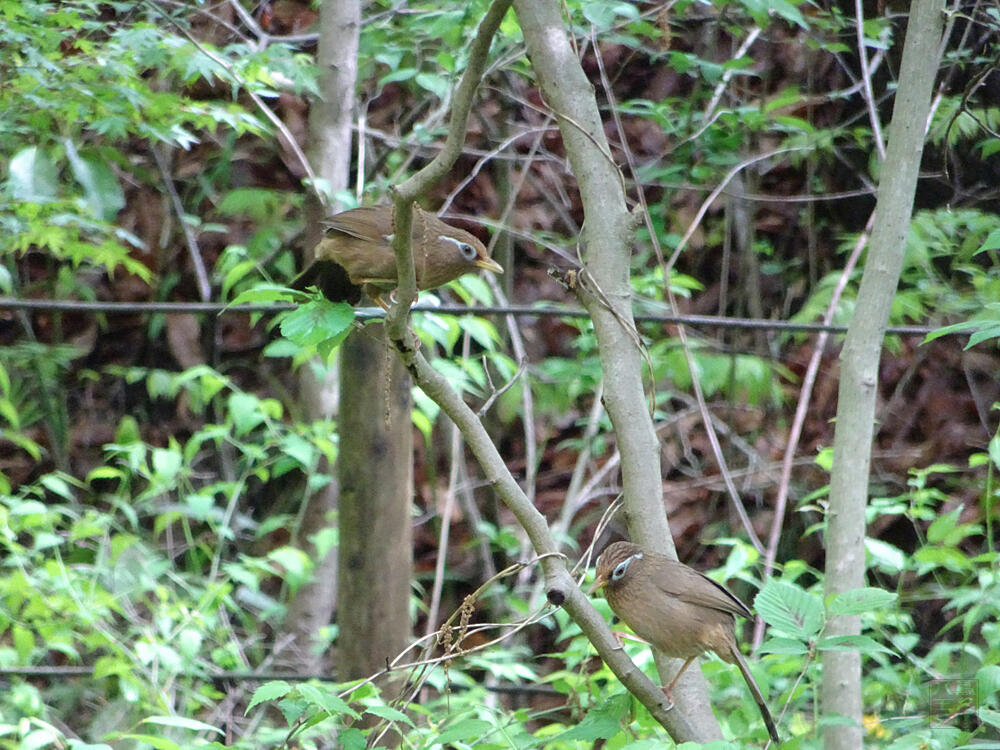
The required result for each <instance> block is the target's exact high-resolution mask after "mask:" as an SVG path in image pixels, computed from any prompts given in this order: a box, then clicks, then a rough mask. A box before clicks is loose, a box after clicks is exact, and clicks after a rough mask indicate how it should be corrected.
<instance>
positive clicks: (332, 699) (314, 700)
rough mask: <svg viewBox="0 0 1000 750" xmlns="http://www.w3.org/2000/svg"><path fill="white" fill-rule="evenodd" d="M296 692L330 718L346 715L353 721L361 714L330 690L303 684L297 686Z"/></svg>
mask: <svg viewBox="0 0 1000 750" xmlns="http://www.w3.org/2000/svg"><path fill="white" fill-rule="evenodd" d="M298 690H299V694H300V695H301V696H302V697H303V698H305V699H306V700H307V701H309V702H310V703H311V704H312V705H314V706H315V707H317V708H319V709H322V710H323V711H326V712H327V713H328V714H330V715H331V716H338V715H339V714H347V715H348V716H350V717H351V718H354V719H360V718H361V714H359V713H358V712H357V711H355V710H354V709H353V708H351V707H350V706H349V705H348V704H347V702H346V701H345V700H344V699H343V698H341V697H340V696H339V695H337V694H336V693H335V692H334V690H333V689H332V688H329V687H320V686H318V685H309V684H305V685H299V688H298Z"/></svg>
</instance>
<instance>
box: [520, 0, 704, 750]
mask: <svg viewBox="0 0 1000 750" xmlns="http://www.w3.org/2000/svg"><path fill="white" fill-rule="evenodd" d="M514 7H515V9H516V10H517V16H518V19H519V20H520V22H521V29H522V31H523V32H524V40H525V43H526V45H527V48H528V56H529V57H530V58H531V64H532V67H533V68H534V70H535V73H536V74H537V77H538V84H539V86H540V88H541V89H542V92H543V94H544V98H545V101H546V102H547V103H548V104H549V105H550V106H551V108H552V111H553V112H554V113H555V115H556V117H557V118H558V120H559V128H560V130H561V132H562V138H563V143H564V144H565V146H566V153H567V155H568V157H569V161H570V165H571V166H572V168H573V174H574V175H576V178H577V181H578V182H579V185H580V194H581V198H582V200H583V207H584V213H585V216H586V224H585V226H584V232H583V242H582V245H583V247H584V253H585V254H584V265H585V272H584V273H582V274H581V275H580V286H579V289H580V297H581V300H582V301H583V304H584V305H585V306H586V308H587V312H588V313H589V314H590V316H591V318H592V319H593V322H594V331H595V333H596V335H597V341H598V349H599V353H600V358H601V367H602V370H603V374H604V384H605V391H604V403H605V406H606V408H607V411H608V416H609V417H610V418H611V422H612V424H613V425H614V429H615V435H616V438H617V441H618V447H619V449H620V451H621V457H622V484H623V486H624V490H625V516H626V520H627V522H628V527H629V532H630V534H631V536H632V539H633V541H636V542H638V543H640V544H642V545H644V546H647V547H650V548H652V549H658V550H660V551H662V552H665V553H667V554H670V555H673V556H676V553H675V552H674V548H673V542H672V539H671V537H670V529H669V526H668V525H667V518H666V513H665V511H664V509H663V498H662V480H661V476H660V445H659V441H658V440H657V437H656V433H655V431H654V429H653V421H652V417H651V415H650V410H649V403H648V401H647V400H646V396H645V393H644V391H643V386H642V368H643V360H642V352H641V350H640V348H639V336H638V333H637V331H636V328H635V323H634V321H633V319H632V309H631V288H630V286H629V258H630V256H631V248H632V241H633V235H634V226H633V221H632V217H631V216H630V214H629V212H628V208H627V206H626V204H625V194H624V189H623V181H622V176H621V172H620V170H619V169H618V167H617V166H616V165H615V164H614V163H613V161H612V158H611V150H610V148H609V147H608V143H607V139H606V138H605V135H604V127H603V124H602V122H601V116H600V111H599V109H598V107H597V101H596V98H595V96H594V89H593V86H591V84H590V82H589V81H588V80H587V78H586V75H585V74H584V72H583V69H582V67H581V65H580V61H579V60H578V59H577V57H576V55H575V52H574V49H573V46H572V45H571V44H570V41H569V38H568V37H567V35H566V30H565V28H564V26H563V18H562V15H561V9H560V6H559V3H557V2H553V0H515V3H514ZM657 664H658V665H659V667H660V677H661V680H662V681H663V684H667V681H669V680H670V679H672V678H673V676H674V674H675V673H676V671H677V668H678V667H679V665H680V661H678V660H676V659H665V658H663V657H662V656H659V657H658V659H657ZM674 696H675V698H676V703H677V709H676V710H674V711H671V712H670V714H669V717H668V720H667V724H668V729H669V731H670V734H671V736H672V737H673V738H674V739H675V740H676V741H677V742H685V741H689V740H696V741H708V740H713V739H718V738H721V732H720V730H719V725H718V722H717V721H716V720H715V716H714V715H713V714H712V710H711V707H710V705H709V702H708V691H707V686H706V684H705V681H704V678H702V677H701V676H700V675H699V674H698V672H697V670H689V671H688V672H686V673H685V674H684V676H683V678H682V679H681V682H680V683H679V684H678V685H677V689H676V690H675V691H674Z"/></svg>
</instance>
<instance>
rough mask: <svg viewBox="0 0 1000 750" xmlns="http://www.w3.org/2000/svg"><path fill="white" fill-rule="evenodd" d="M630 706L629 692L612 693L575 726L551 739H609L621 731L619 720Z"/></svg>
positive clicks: (587, 740) (564, 740)
mask: <svg viewBox="0 0 1000 750" xmlns="http://www.w3.org/2000/svg"><path fill="white" fill-rule="evenodd" d="M631 708H632V696H631V695H630V694H629V693H619V694H618V695H612V696H611V697H610V698H608V699H607V700H606V701H604V702H603V703H602V704H601V705H599V706H597V707H595V708H592V709H590V710H589V711H588V712H587V713H586V714H585V715H584V717H583V719H581V720H580V722H579V723H578V724H577V725H576V726H575V727H573V728H572V729H567V730H566V731H565V732H563V733H561V734H558V735H556V736H555V737H553V738H552V740H551V741H552V742H568V741H570V740H580V741H583V742H594V741H596V740H609V739H611V738H612V737H614V736H615V735H616V734H618V733H619V732H621V731H622V727H621V721H622V719H623V718H625V715H626V714H627V713H628V712H629V710H630V709H631Z"/></svg>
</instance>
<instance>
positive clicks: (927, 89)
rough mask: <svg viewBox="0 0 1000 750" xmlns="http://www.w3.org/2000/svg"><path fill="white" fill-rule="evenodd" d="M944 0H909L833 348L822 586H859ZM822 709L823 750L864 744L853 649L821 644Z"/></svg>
mask: <svg viewBox="0 0 1000 750" xmlns="http://www.w3.org/2000/svg"><path fill="white" fill-rule="evenodd" d="M943 10H944V0H914V1H913V3H912V5H911V6H910V19H909V24H908V26H907V29H906V42H905V45H904V47H903V60H902V65H901V68H900V73H899V87H898V89H897V92H896V103H895V107H894V109H893V115H892V124H891V126H890V129H889V145H888V151H887V153H886V159H885V163H884V164H883V165H882V179H881V181H880V183H879V188H878V204H877V206H876V214H875V225H874V228H873V230H872V238H871V243H870V245H869V249H868V259H867V262H866V263H865V270H864V275H863V277H862V280H861V288H860V289H859V291H858V301H857V306H856V309H855V313H854V317H853V319H852V320H851V324H850V328H849V330H848V332H847V337H846V339H845V341H844V348H843V351H842V352H841V356H840V359H841V379H840V391H839V400H838V403H837V427H836V433H835V436H834V445H833V475H832V477H831V482H830V510H829V513H828V516H827V530H826V555H827V557H826V583H825V592H826V594H827V595H828V596H829V595H830V594H837V593H840V592H842V591H850V590H852V589H857V588H861V587H862V586H864V585H865V548H864V540H865V507H866V504H867V500H868V474H869V467H870V460H871V444H872V434H873V426H874V423H875V397H876V391H877V385H878V365H879V356H880V354H881V350H882V339H883V337H884V334H885V327H886V325H887V323H888V319H889V309H890V306H891V305H892V300H893V296H894V294H895V292H896V285H897V283H898V281H899V274H900V271H901V269H902V265H903V252H904V249H905V244H906V235H907V232H908V230H909V226H910V218H911V215H912V211H913V195H914V191H915V189H916V184H917V175H918V172H919V169H920V157H921V154H922V152H923V143H924V134H925V130H926V122H927V117H928V114H929V112H930V101H931V91H932V87H933V84H934V76H935V74H936V73H937V69H938V51H939V49H940V43H941V28H942V23H943V19H942V12H943ZM859 632H860V620H859V618H858V617H856V616H844V615H837V616H831V617H830V618H829V621H828V628H827V634H828V635H831V636H837V635H855V634H857V633H859ZM821 698H822V705H823V713H824V714H825V715H826V716H831V715H834V714H837V715H840V716H845V717H847V718H849V719H851V723H850V724H829V725H827V726H826V727H825V728H824V730H823V741H824V744H825V746H826V748H827V750H857V748H860V747H861V746H862V734H863V729H862V725H861V714H862V704H861V656H860V654H859V653H858V652H857V651H825V652H823V683H822V688H821Z"/></svg>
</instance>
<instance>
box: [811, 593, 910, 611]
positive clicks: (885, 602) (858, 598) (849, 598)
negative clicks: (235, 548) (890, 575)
mask: <svg viewBox="0 0 1000 750" xmlns="http://www.w3.org/2000/svg"><path fill="white" fill-rule="evenodd" d="M898 598H899V595H898V594H895V593H893V592H891V591H886V590H885V589H879V588H873V587H866V588H861V589H853V590H851V591H842V592H841V593H839V594H834V595H833V596H831V597H830V599H829V601H828V602H827V608H828V609H829V610H830V613H831V614H835V615H860V614H863V613H865V612H874V611H876V610H879V609H884V608H885V607H888V606H889V605H891V604H893V603H895V601H896V600H897V599H898Z"/></svg>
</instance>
